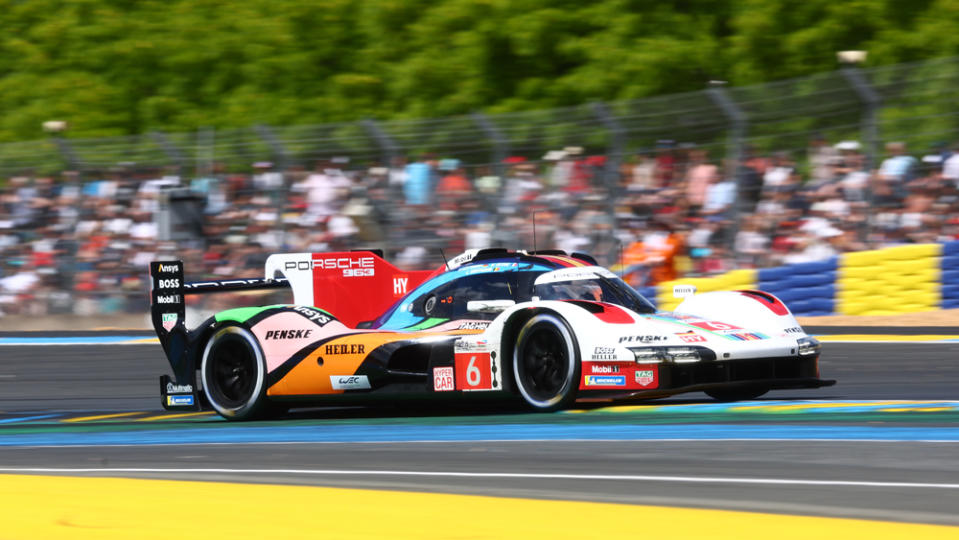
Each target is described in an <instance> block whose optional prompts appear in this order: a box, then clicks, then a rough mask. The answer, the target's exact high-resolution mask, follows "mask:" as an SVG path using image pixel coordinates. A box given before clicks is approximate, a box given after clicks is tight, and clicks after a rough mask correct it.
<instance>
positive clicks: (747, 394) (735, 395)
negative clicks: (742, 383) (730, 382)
mask: <svg viewBox="0 0 959 540" xmlns="http://www.w3.org/2000/svg"><path fill="white" fill-rule="evenodd" d="M768 391H769V389H768V388H762V387H747V388H716V389H713V390H706V391H705V392H706V395H707V396H709V397H711V398H713V399H716V400H719V401H746V400H750V399H756V398H758V397H759V396H761V395H763V394H765V393H766V392H768Z"/></svg>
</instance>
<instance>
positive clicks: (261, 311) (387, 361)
mask: <svg viewBox="0 0 959 540" xmlns="http://www.w3.org/2000/svg"><path fill="white" fill-rule="evenodd" d="M265 270H266V272H265V276H266V277H264V278H263V279H241V280H226V281H210V282H199V283H186V282H185V281H184V268H183V263H182V262H181V261H157V262H153V263H151V265H150V273H151V277H152V292H151V302H152V320H153V325H154V327H155V329H156V332H157V335H158V336H159V339H160V343H161V344H162V346H163V350H164V352H165V353H166V356H167V358H168V360H169V362H170V365H171V367H172V368H173V376H172V377H170V376H169V375H162V376H161V378H160V390H161V395H162V404H163V406H164V407H165V408H167V409H174V410H183V409H185V410H198V409H201V408H204V407H207V406H209V407H212V408H213V409H215V410H216V411H217V412H218V413H219V414H220V415H222V416H224V417H226V418H228V419H231V420H243V419H252V418H260V417H266V416H270V415H275V414H279V413H282V412H284V411H285V410H287V409H288V408H289V407H290V406H295V405H317V404H333V403H339V404H344V403H368V402H371V401H373V400H395V399H401V398H427V397H430V396H432V397H448V398H450V399H465V398H469V397H476V396H478V395H480V394H483V395H487V396H488V395H489V394H486V393H495V395H499V396H502V397H510V396H514V397H518V398H520V399H521V400H523V401H525V403H526V404H527V405H528V406H529V407H530V408H532V409H534V410H537V411H553V410H557V409H562V408H564V407H568V406H569V405H570V404H572V403H573V402H574V401H575V400H577V399H596V400H602V399H623V398H634V397H635V398H653V397H662V396H669V395H673V394H678V393H681V392H692V391H703V392H706V393H707V394H709V395H710V396H712V397H714V398H716V399H720V400H738V399H751V398H755V397H757V396H760V395H762V394H764V393H766V392H767V391H769V390H772V389H782V388H815V387H821V386H828V385H831V384H833V383H834V382H835V381H830V380H824V379H821V378H820V377H819V368H818V360H819V353H820V345H819V343H818V342H817V341H816V339H815V338H813V337H811V336H808V335H806V333H805V332H804V331H803V329H802V328H801V327H800V326H799V324H798V323H797V322H796V319H795V318H794V317H793V316H792V314H791V313H790V312H789V309H788V308H787V307H786V306H785V305H784V304H783V303H782V302H781V301H779V299H777V298H776V297H774V296H773V295H770V294H767V293H764V292H760V291H735V292H709V293H704V294H698V295H697V294H694V293H695V290H694V289H692V288H691V287H690V288H687V289H685V290H684V288H683V287H677V291H678V292H679V293H680V294H684V295H685V296H686V297H685V298H684V300H683V301H682V303H681V304H680V305H679V306H678V307H677V308H676V310H675V311H673V312H663V311H657V310H656V309H655V308H654V307H653V305H652V304H651V303H650V302H649V301H648V300H646V299H645V298H644V297H643V296H641V295H640V294H639V293H637V292H636V291H635V290H634V289H632V288H631V287H629V286H628V285H627V284H626V283H625V282H623V281H622V280H621V279H619V278H618V277H617V276H616V275H615V274H613V273H612V272H610V271H609V270H607V269H605V268H603V267H601V266H598V265H597V264H596V261H595V260H593V259H592V258H591V257H589V256H588V255H583V254H576V253H574V254H571V255H568V254H566V253H564V252H558V251H548V252H525V251H508V250H504V249H484V250H479V251H469V252H467V253H464V254H462V255H460V256H458V257H455V258H453V259H451V260H449V261H448V262H447V263H446V264H444V265H443V267H441V268H440V269H438V270H436V271H435V272H428V271H421V272H406V271H403V270H400V269H398V268H396V267H394V266H393V265H391V264H390V263H388V262H387V261H386V260H384V259H383V258H382V257H381V255H380V253H379V252H376V251H351V252H338V253H287V254H275V255H271V256H270V257H269V258H268V259H267V261H266V268H265ZM286 287H289V288H291V289H292V292H293V303H292V304H284V305H269V306H259V307H244V308H238V309H230V310H226V311H222V312H220V313H217V314H216V315H214V316H213V317H211V318H209V319H207V320H206V321H204V322H203V323H202V324H200V325H199V326H197V327H196V328H194V329H187V328H186V325H185V316H184V313H185V308H184V297H185V296H186V295H190V294H203V293H210V292H217V291H232V290H248V289H264V288H286Z"/></svg>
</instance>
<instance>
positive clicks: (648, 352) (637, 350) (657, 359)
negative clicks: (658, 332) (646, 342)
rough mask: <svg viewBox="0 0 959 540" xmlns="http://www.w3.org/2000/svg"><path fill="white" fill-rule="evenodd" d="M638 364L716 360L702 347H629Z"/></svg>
mask: <svg viewBox="0 0 959 540" xmlns="http://www.w3.org/2000/svg"><path fill="white" fill-rule="evenodd" d="M629 350H631V351H633V357H634V358H635V359H636V363H638V364H653V363H655V364H659V363H663V362H671V363H675V364H687V363H690V362H699V361H700V360H705V359H712V358H715V356H714V355H712V354H706V353H707V352H708V351H707V350H706V349H703V348H701V347H629Z"/></svg>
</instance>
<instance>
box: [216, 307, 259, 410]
mask: <svg viewBox="0 0 959 540" xmlns="http://www.w3.org/2000/svg"><path fill="white" fill-rule="evenodd" d="M200 374H201V377H202V380H203V392H204V393H205V394H206V397H207V399H208V400H209V402H210V404H211V405H212V406H213V408H214V409H216V412H218V413H220V415H221V416H223V417H224V418H226V419H227V420H249V419H252V418H256V417H257V416H258V415H260V414H261V413H263V412H264V411H265V410H266V408H267V407H266V403H265V402H266V362H265V361H264V358H263V351H262V350H261V349H260V344H259V343H257V341H256V338H255V337H254V336H253V334H252V333H251V332H250V331H249V330H247V329H246V328H244V327H242V326H225V327H223V328H220V329H219V330H217V331H216V333H214V334H213V337H212V338H210V341H208V342H207V344H206V348H205V349H204V350H203V361H202V363H201V365H200Z"/></svg>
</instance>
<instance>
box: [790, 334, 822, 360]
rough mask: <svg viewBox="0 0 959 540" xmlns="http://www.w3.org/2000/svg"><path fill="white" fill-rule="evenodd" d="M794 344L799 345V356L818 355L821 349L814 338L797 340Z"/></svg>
mask: <svg viewBox="0 0 959 540" xmlns="http://www.w3.org/2000/svg"><path fill="white" fill-rule="evenodd" d="M796 344H797V345H799V356H812V355H815V354H819V351H820V350H821V349H822V345H820V344H819V340H817V339H816V338H814V337H804V338H799V339H797V340H796Z"/></svg>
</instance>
